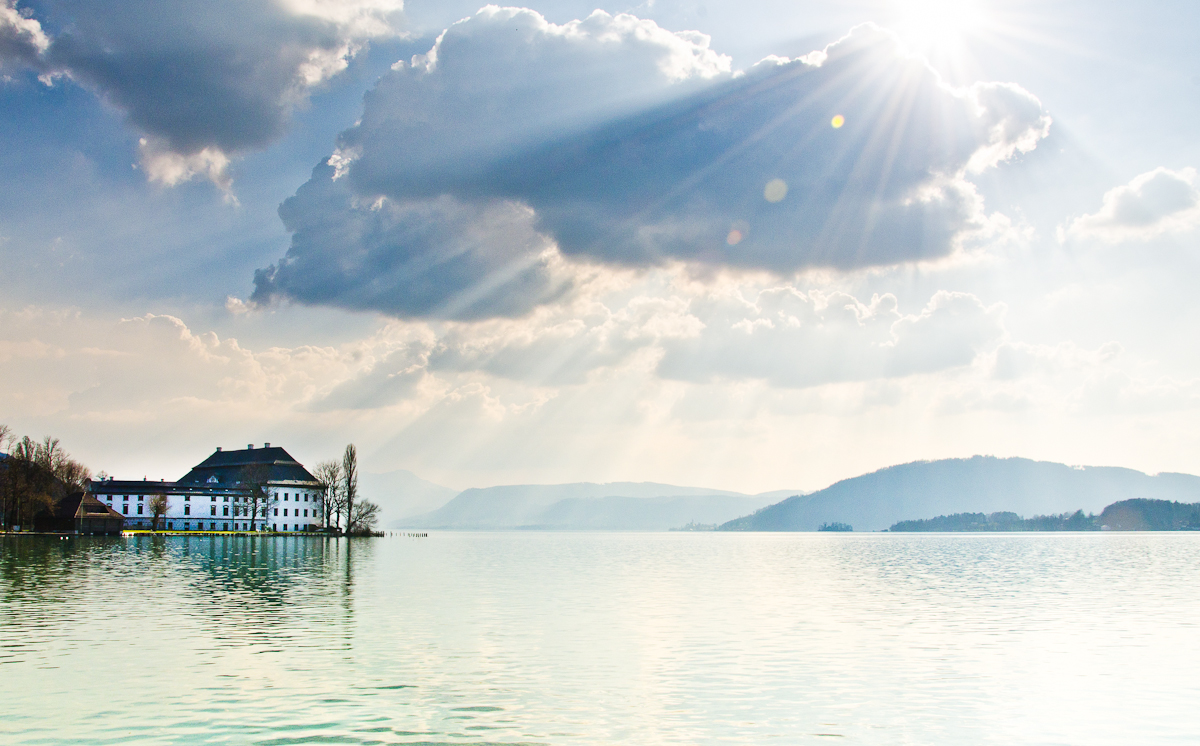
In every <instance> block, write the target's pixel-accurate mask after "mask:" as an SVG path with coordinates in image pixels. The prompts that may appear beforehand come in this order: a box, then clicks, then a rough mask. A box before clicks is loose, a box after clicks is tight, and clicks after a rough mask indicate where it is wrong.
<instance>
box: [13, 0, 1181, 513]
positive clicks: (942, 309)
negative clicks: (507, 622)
mask: <svg viewBox="0 0 1200 746" xmlns="http://www.w3.org/2000/svg"><path fill="white" fill-rule="evenodd" d="M1198 26H1200V6H1196V5H1195V4H1194V3H1182V2H1180V3H1173V2H1148V3H1140V4H1136V5H1135V4H1130V3H1118V2H1111V1H1109V0H1099V1H1098V2H1087V3H1084V2H1073V1H1065V0H1050V1H1048V2H1036V3H1035V2H1025V1H1024V0H1012V1H1009V2H1004V3H1000V2H988V1H987V0H978V1H976V0H964V1H962V2H947V1H946V0H874V1H871V2H867V1H864V2H769V1H765V0H764V1H761V2H753V1H748V2H747V1H743V2H737V3H733V2H695V1H691V0H680V1H675V0H648V1H647V2H643V3H640V4H632V3H626V2H618V3H615V4H609V5H602V6H600V7H599V8H597V7H596V6H595V5H594V4H593V3H579V2H572V1H568V0H564V1H561V2H540V3H534V4H531V5H530V6H528V7H499V6H486V7H480V6H478V5H477V4H475V3H471V2H459V1H458V0H449V1H443V2H430V1H422V0H412V1H411V2H407V3H405V2H401V1H400V0H343V1H340V2H339V1H338V0H273V1H270V0H212V1H210V2H205V3H192V2H189V3H184V2H176V1H175V0H153V1H152V2H151V1H149V0H111V1H110V2H106V3H95V2H81V1H80V0H39V1H32V0H31V1H28V2H27V1H25V0H21V1H20V2H14V0H0V146H2V147H0V169H2V170H3V173H4V178H3V179H0V267H2V268H3V269H2V270H0V423H5V424H8V425H9V426H10V427H12V428H13V430H14V431H16V432H18V433H20V434H29V435H31V436H34V437H38V438H40V437H41V436H43V435H53V436H56V437H58V438H60V439H61V441H62V444H63V445H64V447H65V448H66V449H67V450H68V451H69V452H70V453H71V454H72V455H73V456H75V457H76V458H78V459H80V460H81V461H83V462H84V463H86V464H87V465H88V466H90V467H91V468H92V469H93V470H94V471H96V472H99V471H101V470H103V471H105V472H107V473H109V474H112V475H114V476H116V477H118V478H138V477H140V476H149V477H150V478H152V479H153V478H166V479H175V478H178V477H179V476H181V475H182V474H183V473H185V472H186V471H187V469H188V468H189V467H190V466H191V465H193V464H194V463H197V462H199V461H200V460H202V459H203V458H204V457H205V456H206V455H207V454H208V453H210V452H211V451H212V450H213V449H214V448H215V447H216V446H223V447H225V448H235V447H243V446H244V445H245V444H247V443H256V444H261V443H263V442H271V443H272V444H274V445H282V446H284V447H285V448H287V449H288V450H289V452H291V453H292V454H293V455H294V456H295V457H297V458H298V459H299V460H300V461H302V462H304V463H307V464H312V463H315V462H316V461H318V460H321V459H325V458H331V457H335V456H336V455H337V454H339V453H340V452H341V450H342V448H343V447H344V445H345V444H346V443H348V442H354V443H355V444H356V446H357V448H358V451H359V454H360V459H361V463H362V468H363V469H365V470H367V471H372V472H387V471H391V470H395V469H407V470H410V471H412V472H414V473H415V474H417V475H419V476H421V477H423V478H425V479H429V480H431V481H434V482H438V483H440V484H444V485H447V486H450V487H454V488H458V489H462V488H467V487H481V486H489V485H494V484H512V483H558V482H571V481H585V480H586V481H597V482H603V481H618V480H623V481H657V482H667V483H673V484H686V485H702V486H707V487H713V488H721V489H729V490H737V491H741V492H750V493H753V492H759V491H767V490H774V489H798V490H801V489H803V490H808V489H817V488H820V487H823V486H826V485H828V484H830V483H832V482H833V481H836V480H838V479H841V478H845V477H850V476H855V475H857V474H860V473H863V472H866V471H870V470H873V469H877V468H881V467H884V466H888V465H892V464H897V463H903V462H908V461H913V460H917V459H935V458H946V457H965V456H971V455H974V454H992V455H997V456H1022V457H1027V458H1034V459H1043V460H1051V461H1061V462H1065V463H1070V464H1089V465H1117V466H1127V467H1131V468H1135V469H1140V470H1143V471H1147V472H1151V473H1153V472H1159V471H1183V472H1191V473H1200V429H1198V428H1197V427H1196V425H1197V424H1198V419H1200V418H1198V416H1197V415H1198V413H1200V375H1198V373H1200V347H1198V346H1197V344H1196V342H1195V341H1194V340H1195V337H1194V330H1195V329H1197V328H1200V323H1198V322H1200V296H1198V295H1197V293H1196V292H1195V291H1194V288H1193V284H1194V282H1195V280H1196V278H1197V277H1198V276H1200V273H1198V272H1197V270H1198V269H1200V191H1198V190H1200V181H1198V179H1197V174H1196V168H1197V167H1200V139H1198V138H1197V137H1196V136H1195V132H1196V125H1195V123H1196V122H1197V121H1200V50H1198V49H1197V47H1196V45H1195V44H1194V39H1193V36H1194V33H1193V30H1194V29H1195V28H1197V27H1198Z"/></svg>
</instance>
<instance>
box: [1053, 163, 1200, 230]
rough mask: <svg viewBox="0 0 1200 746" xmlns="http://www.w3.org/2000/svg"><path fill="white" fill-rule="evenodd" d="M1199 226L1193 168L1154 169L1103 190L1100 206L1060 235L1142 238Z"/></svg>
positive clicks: (1198, 196)
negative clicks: (1117, 185)
mask: <svg viewBox="0 0 1200 746" xmlns="http://www.w3.org/2000/svg"><path fill="white" fill-rule="evenodd" d="M1198 225H1200V191H1198V190H1197V189H1196V170H1195V169H1194V168H1185V169H1182V170H1180V171H1172V170H1170V169H1167V168H1162V167H1160V168H1156V169H1154V170H1153V171H1149V172H1147V173H1144V174H1141V175H1139V176H1136V177H1134V179H1133V180H1132V181H1130V182H1129V183H1128V184H1125V185H1123V186H1119V187H1117V188H1116V189H1112V190H1110V191H1108V192H1107V193H1105V195H1104V202H1103V204H1102V205H1101V207H1100V209H1099V210H1098V211H1097V212H1095V213H1092V214H1090V215H1084V216H1083V217H1079V218H1075V219H1074V220H1073V221H1071V224H1070V226H1069V227H1068V228H1067V229H1066V231H1065V232H1060V237H1064V238H1065V237H1066V236H1070V237H1074V238H1096V239H1099V240H1101V241H1104V242H1106V243H1120V242H1123V241H1145V240H1149V239H1152V238H1156V237H1158V236H1161V235H1164V234H1168V233H1179V232H1183V231H1188V230H1191V229H1193V228H1195V227H1196V226H1198Z"/></svg>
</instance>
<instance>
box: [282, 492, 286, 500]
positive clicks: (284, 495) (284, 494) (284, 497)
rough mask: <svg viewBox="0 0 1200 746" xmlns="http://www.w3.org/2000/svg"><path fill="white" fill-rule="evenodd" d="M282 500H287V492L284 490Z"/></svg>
mask: <svg viewBox="0 0 1200 746" xmlns="http://www.w3.org/2000/svg"><path fill="white" fill-rule="evenodd" d="M283 501H284V502H287V493H286V492H285V493H283Z"/></svg>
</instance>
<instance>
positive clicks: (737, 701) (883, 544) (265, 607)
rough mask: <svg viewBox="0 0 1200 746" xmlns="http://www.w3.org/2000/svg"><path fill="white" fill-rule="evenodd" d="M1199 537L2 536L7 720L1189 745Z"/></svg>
mask: <svg viewBox="0 0 1200 746" xmlns="http://www.w3.org/2000/svg"><path fill="white" fill-rule="evenodd" d="M1198 539H1200V537H1197V536H1195V535H1192V534H1123V535H1111V534H1089V535H1064V534H1053V535H1050V534H1039V535H956V536H944V535H938V536H934V535H829V534H711V533H708V534H682V533H681V534H613V533H595V534H589V533H536V532H530V533H516V532H514V533H494V534H486V533H449V534H433V535H432V536H430V537H429V538H427V539H408V538H400V537H389V538H386V539H380V540H353V541H347V540H345V539H342V540H331V541H323V540H311V539H294V538H287V539H283V538H280V539H265V540H264V539H249V538H233V537H230V538H224V537H222V538H215V537H188V538H169V539H158V540H151V539H109V540H104V539H72V540H70V541H58V540H46V539H40V538H20V539H13V538H9V539H5V540H4V541H0V741H3V742H4V743H6V744H40V743H67V742H70V743H82V744H102V743H115V742H125V741H131V740H136V741H137V742H139V743H261V744H293V743H346V744H360V743H363V744H365V743H452V744H482V743H503V744H512V743H539V744H612V743H635V744H701V743H730V744H763V743H780V744H792V743H801V744H802V743H826V742H829V741H830V740H834V739H835V737H838V738H836V741H837V742H842V743H864V744H910V743H911V744H968V743H970V744H1014V743H1021V744H1089V745H1095V744H1132V743H1140V744H1147V743H1154V744H1159V743H1185V742H1194V738H1195V734H1196V733H1197V732H1200V714H1197V711H1196V709H1195V707H1194V704H1195V701H1196V695H1197V694H1198V693H1200V684H1198V681H1200V679H1198V677H1197V675H1196V671H1197V670H1200V638H1198V637H1197V634H1196V632H1197V629H1196V620H1197V619H1200V594H1197V593H1196V587H1197V581H1198V580H1200V572H1198V571H1197V568H1198V567H1200V541H1198Z"/></svg>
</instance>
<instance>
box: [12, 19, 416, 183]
mask: <svg viewBox="0 0 1200 746" xmlns="http://www.w3.org/2000/svg"><path fill="white" fill-rule="evenodd" d="M6 2H7V3H8V4H7V5H6V6H5V7H4V8H3V9H2V10H0V59H2V58H7V59H9V60H15V61H17V62H19V63H23V64H25V65H27V66H31V67H33V68H34V69H36V70H38V71H39V72H41V73H44V74H61V75H66V76H69V77H70V78H71V79H72V80H74V81H76V82H78V83H80V84H82V85H84V86H86V87H88V88H90V89H91V90H93V91H95V92H96V93H97V94H98V95H100V96H101V97H103V98H104V99H105V100H106V101H108V102H109V103H110V104H112V105H114V106H115V107H117V108H118V109H120V110H121V111H122V112H124V114H125V116H126V117H127V118H128V120H129V122H130V124H132V125H133V126H134V127H135V128H137V129H138V130H139V131H140V132H141V133H143V134H144V135H145V138H144V140H143V143H142V154H143V159H142V165H143V168H144V170H145V172H146V174H147V176H148V177H149V178H150V179H152V180H155V181H160V182H162V183H165V184H168V185H170V184H175V183H178V182H180V181H184V180H187V179H190V178H192V177H193V176H195V175H203V176H207V177H208V178H210V179H212V180H213V181H214V182H216V183H217V184H218V186H222V187H223V188H227V187H228V176H227V174H226V166H227V164H228V162H229V159H230V158H231V157H233V156H235V155H237V154H239V153H243V152H246V151H250V150H256V149H261V148H263V147H266V146H267V145H269V144H270V143H272V142H274V141H275V140H277V139H278V138H279V137H281V136H282V134H283V133H284V132H285V131H286V129H287V126H288V123H289V121H290V118H291V114H292V111H293V110H294V109H295V107H296V106H297V105H299V104H300V103H302V102H303V101H304V100H305V98H306V97H307V95H308V92H309V91H310V90H311V89H312V87H313V86H315V85H318V84H320V83H322V82H324V81H326V80H328V79H329V78H330V77H332V76H333V75H336V74H337V73H338V72H340V71H342V70H343V69H345V68H346V66H347V64H348V60H349V59H350V58H351V57H353V56H354V55H355V54H356V53H357V51H358V50H359V49H360V48H361V47H362V45H363V44H364V43H366V42H367V41H368V40H370V39H371V38H375V37H378V36H383V35H396V34H397V33H399V32H398V29H399V24H400V23H401V21H402V18H401V14H400V13H401V8H402V2H401V0H357V1H355V0H352V1H351V2H347V3H334V2H327V1H326V0H288V1H287V2H274V1H272V0H218V1H217V2H204V3H195V2H181V1H180V0H118V1H116V2H105V3H95V2H88V1H86V0H50V1H49V2H46V3H42V4H40V5H39V15H40V16H42V18H41V19H40V20H38V19H33V18H29V17H25V16H23V15H21V14H18V13H17V12H16V11H15V6H14V5H12V4H11V2H10V0H6ZM47 24H49V25H47ZM48 27H53V28H57V29H60V30H59V31H58V32H57V33H55V34H52V35H47V34H46V33H45V32H44V31H43V29H44V28H48Z"/></svg>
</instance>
